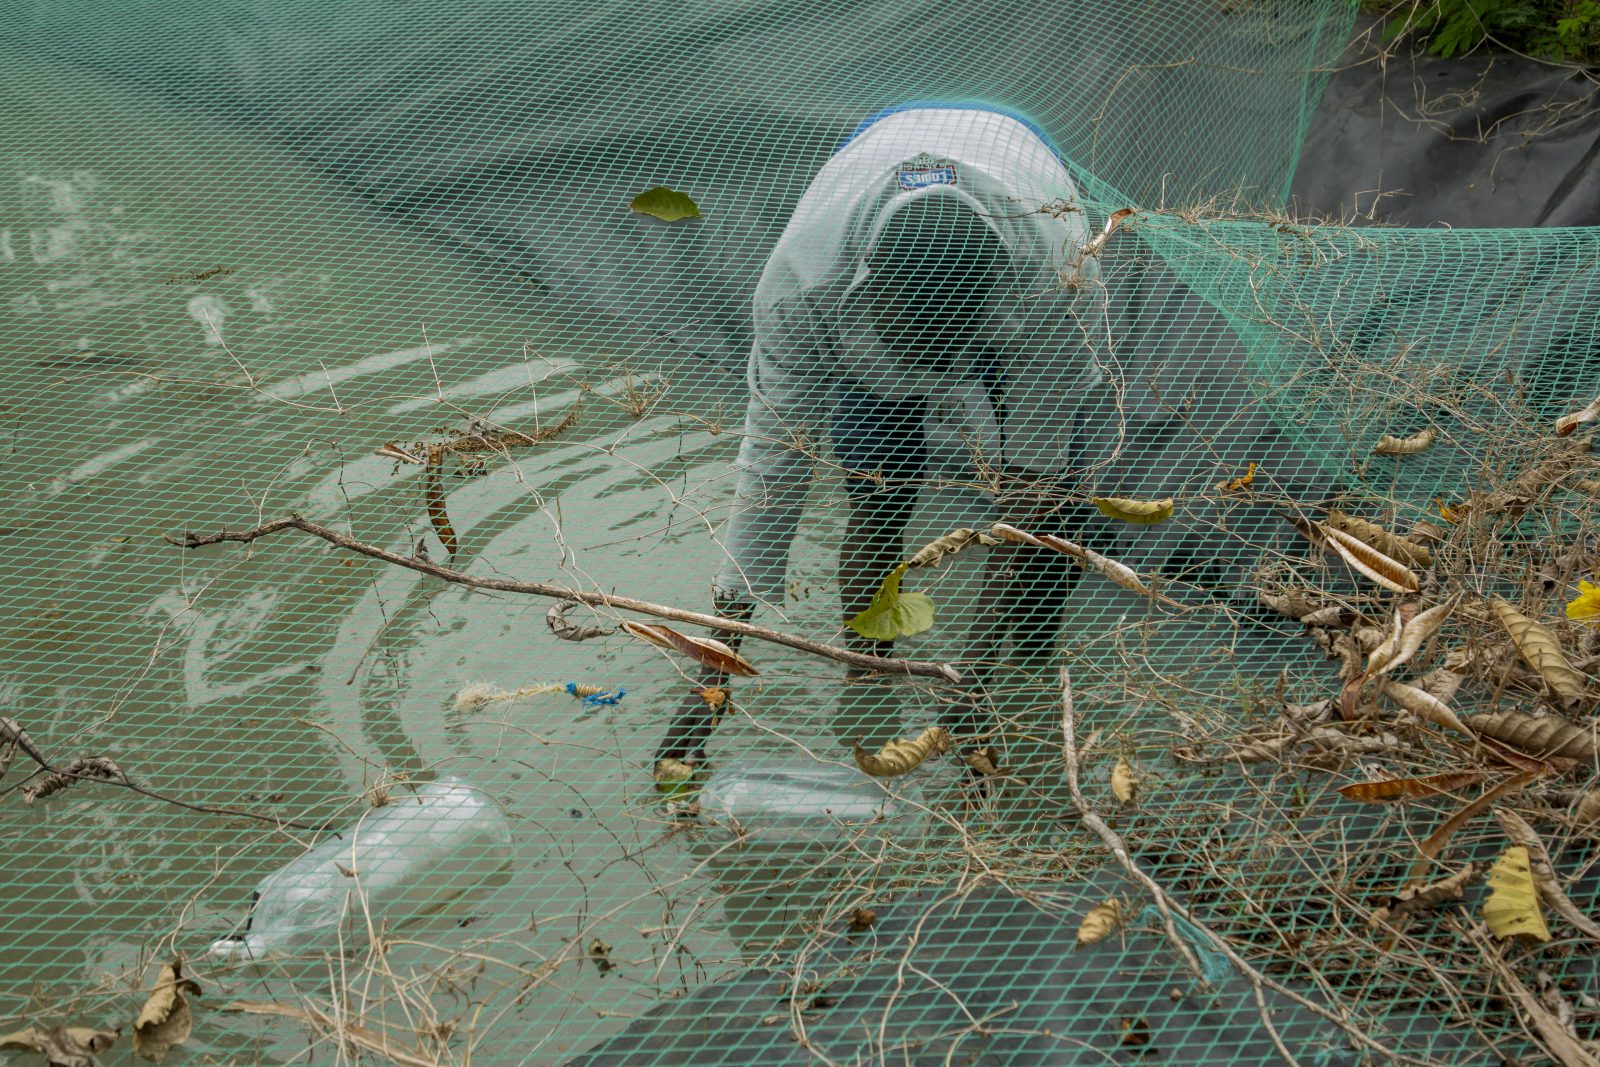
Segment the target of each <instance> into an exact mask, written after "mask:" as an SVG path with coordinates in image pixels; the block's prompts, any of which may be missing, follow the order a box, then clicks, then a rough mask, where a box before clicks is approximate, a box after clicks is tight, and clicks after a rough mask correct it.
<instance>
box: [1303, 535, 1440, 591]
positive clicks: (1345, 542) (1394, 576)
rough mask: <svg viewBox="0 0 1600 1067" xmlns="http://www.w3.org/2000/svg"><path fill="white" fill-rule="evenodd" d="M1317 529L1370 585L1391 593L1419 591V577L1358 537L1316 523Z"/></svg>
mask: <svg viewBox="0 0 1600 1067" xmlns="http://www.w3.org/2000/svg"><path fill="white" fill-rule="evenodd" d="M1316 525H1317V527H1318V529H1319V530H1320V531H1321V533H1322V534H1323V536H1324V537H1326V538H1327V539H1328V545H1329V546H1330V547H1331V548H1332V549H1333V550H1334V551H1335V552H1337V553H1338V554H1339V558H1340V559H1342V560H1344V561H1345V562H1346V563H1348V564H1349V565H1350V567H1351V568H1352V569H1353V570H1355V571H1358V572H1359V573H1361V574H1363V575H1365V576H1366V577H1367V578H1368V579H1370V580H1371V581H1373V582H1376V583H1377V584H1378V585H1381V586H1383V587H1384V588H1385V589H1388V590H1390V591H1391V592H1395V593H1415V592H1416V591H1417V589H1418V584H1417V576H1416V575H1415V574H1413V573H1412V572H1411V568H1409V567H1407V566H1406V565H1405V564H1404V563H1401V562H1399V561H1398V560H1395V559H1391V558H1390V557H1389V556H1386V555H1384V554H1383V553H1382V552H1379V551H1378V550H1377V549H1376V548H1373V547H1372V546H1371V545H1369V544H1367V543H1366V542H1365V541H1363V540H1361V539H1360V538H1359V537H1353V536H1351V535H1350V534H1347V533H1345V532H1344V531H1343V530H1336V529H1334V528H1333V527H1331V526H1328V525H1327V524H1325V523H1317V524H1316Z"/></svg>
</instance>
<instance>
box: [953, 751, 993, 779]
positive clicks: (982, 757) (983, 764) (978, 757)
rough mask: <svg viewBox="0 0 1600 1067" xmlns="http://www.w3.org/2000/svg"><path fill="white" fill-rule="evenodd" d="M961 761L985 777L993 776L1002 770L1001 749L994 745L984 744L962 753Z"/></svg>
mask: <svg viewBox="0 0 1600 1067" xmlns="http://www.w3.org/2000/svg"><path fill="white" fill-rule="evenodd" d="M961 762H962V763H965V764H966V765H967V766H968V767H971V768H972V769H973V770H974V771H975V772H977V773H978V774H979V775H980V776H982V777H984V778H993V777H995V776H996V775H998V774H999V773H1001V772H1000V750H999V749H997V748H995V747H994V746H993V745H984V746H983V747H982V748H974V749H971V750H969V751H967V752H963V753H962V754H961Z"/></svg>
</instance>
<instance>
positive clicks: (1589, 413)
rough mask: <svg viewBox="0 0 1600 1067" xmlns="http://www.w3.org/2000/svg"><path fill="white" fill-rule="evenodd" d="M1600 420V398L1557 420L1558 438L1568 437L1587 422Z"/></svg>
mask: <svg viewBox="0 0 1600 1067" xmlns="http://www.w3.org/2000/svg"><path fill="white" fill-rule="evenodd" d="M1595 419H1600V396H1597V397H1595V398H1594V399H1593V400H1591V401H1589V403H1588V404H1587V405H1585V406H1584V407H1581V408H1579V409H1578V410H1577V411H1569V412H1567V413H1566V414H1565V415H1563V416H1561V417H1560V418H1559V419H1557V420H1556V436H1557V437H1566V436H1568V435H1569V434H1571V433H1572V431H1573V430H1576V429H1577V428H1578V427H1579V426H1582V425H1583V424H1584V423H1586V422H1593V421H1594V420H1595Z"/></svg>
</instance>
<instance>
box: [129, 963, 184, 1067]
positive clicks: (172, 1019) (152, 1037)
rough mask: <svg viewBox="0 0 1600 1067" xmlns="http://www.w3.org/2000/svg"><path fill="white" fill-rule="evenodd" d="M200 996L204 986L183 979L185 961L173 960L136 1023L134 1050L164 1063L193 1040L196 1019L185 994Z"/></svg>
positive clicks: (165, 968) (157, 981)
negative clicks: (175, 1050) (176, 1050)
mask: <svg viewBox="0 0 1600 1067" xmlns="http://www.w3.org/2000/svg"><path fill="white" fill-rule="evenodd" d="M185 993H188V994H191V995H193V996H199V995H200V986H199V984H198V983H196V982H195V981H193V980H192V979H189V978H185V977H183V961H181V960H173V961H172V962H171V963H169V964H166V965H165V966H163V967H162V968H161V974H160V976H159V977H157V979H156V986H155V988H154V989H152V990H151V991H150V996H149V998H148V999H147V1000H146V1001H145V1002H144V1007H143V1008H141V1009H140V1011H139V1017H138V1018H137V1019H136V1020H134V1023H133V1050H134V1051H135V1052H137V1053H138V1054H139V1055H140V1056H142V1057H144V1058H145V1059H147V1060H149V1061H151V1062H152V1063H160V1062H161V1061H162V1060H163V1059H165V1058H166V1055H167V1053H168V1052H169V1051H170V1050H171V1049H172V1048H173V1046H175V1045H181V1044H183V1043H184V1042H185V1041H187V1040H189V1032H190V1031H191V1030H192V1029H193V1027H194V1015H193V1013H192V1012H191V1011H190V1009H189V1001H188V999H187V998H185V996H184V994H185Z"/></svg>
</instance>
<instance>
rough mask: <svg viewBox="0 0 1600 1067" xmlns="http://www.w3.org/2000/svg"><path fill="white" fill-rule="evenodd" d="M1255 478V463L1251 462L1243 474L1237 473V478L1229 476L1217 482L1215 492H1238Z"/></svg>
mask: <svg viewBox="0 0 1600 1067" xmlns="http://www.w3.org/2000/svg"><path fill="white" fill-rule="evenodd" d="M1255 480H1256V465H1255V463H1254V462H1252V463H1251V464H1250V467H1249V469H1248V470H1246V471H1245V472H1244V473H1243V474H1241V475H1239V476H1238V477H1237V478H1229V479H1227V480H1226V481H1221V482H1218V483H1217V492H1219V493H1237V492H1239V490H1241V489H1244V488H1246V487H1248V486H1249V484H1250V483H1251V482H1253V481H1255Z"/></svg>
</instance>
